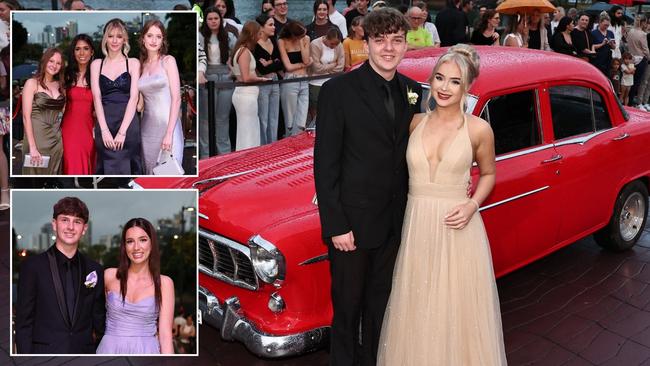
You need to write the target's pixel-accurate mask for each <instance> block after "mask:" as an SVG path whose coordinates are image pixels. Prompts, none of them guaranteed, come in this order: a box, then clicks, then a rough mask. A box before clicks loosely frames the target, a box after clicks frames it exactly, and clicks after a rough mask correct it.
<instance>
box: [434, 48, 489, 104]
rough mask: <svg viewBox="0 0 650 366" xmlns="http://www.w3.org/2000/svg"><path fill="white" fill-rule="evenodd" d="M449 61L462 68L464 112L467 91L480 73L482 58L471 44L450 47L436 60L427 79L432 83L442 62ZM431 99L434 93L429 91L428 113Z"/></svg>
mask: <svg viewBox="0 0 650 366" xmlns="http://www.w3.org/2000/svg"><path fill="white" fill-rule="evenodd" d="M447 62H453V63H455V64H456V65H457V66H458V68H459V69H460V87H461V91H462V93H463V98H462V99H461V100H462V101H461V110H462V111H463V113H464V112H465V107H466V106H465V100H466V99H467V98H466V97H467V91H468V90H469V88H470V87H471V86H472V83H473V82H474V80H476V78H477V77H478V75H479V68H480V63H481V59H480V57H479V56H478V53H476V50H475V49H474V47H472V46H470V45H466V44H463V43H460V44H457V45H455V46H453V47H450V48H449V50H447V52H446V53H445V54H444V55H442V56H441V57H440V58H439V59H438V62H436V65H435V66H434V67H433V71H431V76H430V77H429V80H427V81H428V82H429V84H431V82H432V81H433V78H434V77H435V75H436V73H437V72H438V70H440V67H441V66H442V64H444V63H447ZM431 99H433V93H429V97H428V98H427V101H426V110H427V113H428V112H431V109H430V108H431V107H430V105H431Z"/></svg>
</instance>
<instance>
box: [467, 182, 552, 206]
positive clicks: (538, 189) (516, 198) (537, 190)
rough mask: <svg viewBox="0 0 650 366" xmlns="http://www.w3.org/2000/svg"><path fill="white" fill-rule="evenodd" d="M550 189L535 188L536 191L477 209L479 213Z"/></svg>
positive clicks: (545, 187) (547, 187) (546, 187)
mask: <svg viewBox="0 0 650 366" xmlns="http://www.w3.org/2000/svg"><path fill="white" fill-rule="evenodd" d="M550 187H551V186H544V187H542V188H537V189H535V190H532V191H529V192H526V193H522V194H519V195H516V196H513V197H510V198H506V199H505V200H502V201H499V202H494V203H491V204H489V205H487V206H483V207H481V208H479V211H485V210H487V209H490V208H492V207H496V206H499V205H502V204H504V203H508V202H511V201H514V200H518V199H520V198H523V197H526V196H530V195H531V194H535V193H538V192H541V191H544V190H547V189H549V188H550Z"/></svg>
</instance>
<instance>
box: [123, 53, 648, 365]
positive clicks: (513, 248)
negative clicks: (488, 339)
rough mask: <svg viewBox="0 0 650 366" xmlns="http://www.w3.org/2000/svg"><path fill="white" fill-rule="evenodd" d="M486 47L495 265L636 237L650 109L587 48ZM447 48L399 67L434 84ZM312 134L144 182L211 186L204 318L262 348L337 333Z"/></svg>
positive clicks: (202, 261)
mask: <svg viewBox="0 0 650 366" xmlns="http://www.w3.org/2000/svg"><path fill="white" fill-rule="evenodd" d="M477 49H478V51H479V54H480V56H481V75H480V77H479V78H478V80H477V81H476V83H475V84H474V85H473V87H472V89H471V90H470V94H471V95H470V96H469V97H468V105H469V109H468V112H470V113H473V114H475V115H478V116H481V117H482V118H484V119H485V120H487V121H488V122H489V123H490V124H491V126H492V129H493V130H494V134H495V140H496V153H497V163H496V167H497V183H496V186H495V188H494V191H493V192H492V194H491V195H490V197H489V198H488V200H487V201H486V202H485V203H484V204H483V206H482V207H481V215H482V216H483V220H484V222H485V225H486V227H487V231H488V236H489V239H490V245H491V249H492V257H493V263H494V270H495V273H496V275H497V276H503V275H505V274H507V273H509V272H511V271H514V270H515V269H517V268H520V267H522V266H525V265H526V264H528V263H530V262H532V261H535V260H537V259H539V258H541V257H543V256H545V255H547V254H549V253H551V252H553V251H556V250H558V249H559V248H562V247H563V246H566V245H569V244H571V243H573V242H575V241H576V240H578V239H580V238H582V237H585V236H587V235H590V234H594V235H595V238H596V240H597V242H598V243H599V244H601V245H602V246H603V247H606V248H609V249H613V250H624V249H627V248H630V247H632V246H633V245H634V244H635V243H636V241H637V239H638V238H639V236H640V235H641V234H642V231H643V226H644V224H645V222H646V217H647V213H648V185H649V183H650V148H648V147H649V146H650V114H648V113H646V112H642V111H639V110H636V109H632V108H624V107H622V106H621V104H620V103H619V101H618V99H617V98H616V97H615V96H614V92H613V88H612V86H611V84H610V83H609V81H608V79H607V78H605V76H604V75H602V74H601V73H600V72H599V71H598V70H597V69H596V68H594V67H592V66H591V65H589V64H587V63H585V62H584V61H582V60H579V59H577V58H571V57H568V56H564V55H559V54H555V53H549V52H542V51H533V50H518V49H513V48H502V47H485V48H481V47H477ZM444 51H445V49H431V50H421V51H416V52H411V53H409V54H408V55H407V57H406V58H405V59H404V61H403V62H402V63H401V65H400V68H399V69H400V72H402V73H403V74H406V75H407V76H409V77H411V78H413V79H415V80H418V81H420V82H422V83H423V84H424V86H425V87H428V86H426V80H427V79H428V78H429V76H430V73H431V70H432V68H433V65H434V64H435V62H436V59H437V57H438V56H440V55H441V54H442V53H443V52H444ZM313 145H314V132H313V131H311V132H310V131H308V132H306V133H303V134H301V135H298V136H295V137H290V138H286V139H284V140H281V141H278V142H276V143H273V144H270V145H266V146H263V147H259V148H254V149H249V150H244V151H238V152H235V153H231V154H227V155H224V156H218V157H215V158H211V159H207V160H203V161H201V164H200V168H201V169H200V173H199V176H198V178H178V179H177V178H174V179H172V178H160V179H156V178H141V179H138V180H137V181H136V182H135V185H136V186H137V187H142V188H161V187H165V188H197V189H198V190H199V191H200V199H199V212H200V214H199V216H200V222H199V223H200V241H199V269H200V275H199V283H200V294H199V299H200V301H199V302H200V309H201V312H202V318H203V321H205V322H207V323H208V324H211V325H213V326H215V327H218V328H220V330H221V335H222V337H223V338H224V339H227V340H237V341H240V342H243V343H244V344H245V345H246V347H248V349H249V350H250V351H251V352H253V353H255V354H257V355H259V356H263V357H279V356H287V355H294V354H299V353H303V352H307V351H310V350H313V349H315V348H318V347H320V346H321V345H322V344H323V343H324V342H326V340H327V337H328V333H329V326H330V321H331V318H332V307H331V304H330V278H329V263H328V261H327V250H326V246H325V244H324V243H323V241H322V239H321V230H320V224H319V219H318V209H317V201H316V200H315V189H314V176H313V171H312V169H313ZM475 170H476V169H475ZM472 175H473V177H474V179H475V180H476V179H477V177H478V171H474V172H472ZM576 260H579V258H576Z"/></svg>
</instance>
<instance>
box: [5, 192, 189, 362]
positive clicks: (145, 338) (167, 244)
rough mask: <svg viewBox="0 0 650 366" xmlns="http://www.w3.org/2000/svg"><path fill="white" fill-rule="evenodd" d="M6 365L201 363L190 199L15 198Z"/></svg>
mask: <svg viewBox="0 0 650 366" xmlns="http://www.w3.org/2000/svg"><path fill="white" fill-rule="evenodd" d="M12 207H13V209H12V213H11V214H12V215H11V228H12V240H11V261H10V268H11V278H12V280H11V294H10V298H11V314H10V319H11V325H10V329H11V337H10V346H11V356H22V355H32V356H33V355H49V356H54V355H76V356H81V355H84V356H85V355H103V356H106V355H120V356H135V355H149V356H151V355H191V356H197V355H198V340H199V339H198V327H197V326H196V316H197V303H198V302H197V296H198V295H197V293H198V272H197V258H198V256H197V243H198V230H197V228H198V216H197V208H198V193H197V191H196V190H146V191H143V190H14V191H12Z"/></svg>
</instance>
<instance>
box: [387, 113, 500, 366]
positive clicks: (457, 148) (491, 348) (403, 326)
mask: <svg viewBox="0 0 650 366" xmlns="http://www.w3.org/2000/svg"><path fill="white" fill-rule="evenodd" d="M429 118H430V117H426V118H425V120H424V121H422V122H421V123H420V124H419V125H418V126H417V127H416V128H415V130H414V131H413V133H412V134H411V137H410V139H409V145H408V148H407V150H406V158H407V162H408V168H409V179H410V187H409V196H408V203H407V206H406V215H405V217H404V228H403V230H402V244H401V247H400V251H399V254H398V257H397V263H396V265H395V272H394V275H393V290H392V293H391V297H390V300H389V303H388V307H387V309H386V315H385V317H384V324H383V328H382V333H381V340H380V343H379V354H378V365H389V366H400V365H418V366H421V365H435V366H447V365H449V366H451V365H458V366H461V365H462V366H470V365H471V366H473V365H476V366H490V365H505V364H506V356H505V350H504V345H503V333H502V328H501V313H500V308H499V298H498V294H497V288H496V283H495V278H494V271H493V269H492V258H491V256H490V246H489V243H488V239H487V235H486V233H485V227H484V226H483V221H482V220H481V216H480V215H479V214H475V215H474V217H473V218H472V219H471V220H470V222H469V223H468V224H467V226H466V227H465V228H463V229H461V230H455V229H449V228H447V227H446V226H445V225H444V216H445V214H447V212H449V211H450V210H451V209H452V208H453V207H455V206H456V205H458V204H460V203H463V202H466V201H467V182H468V180H469V174H470V169H471V167H472V162H473V157H472V145H471V142H470V139H469V135H468V131H467V119H466V118H465V121H464V123H463V126H462V127H461V128H460V129H459V130H458V132H457V135H456V136H455V137H454V138H453V140H452V142H451V144H450V145H449V147H448V148H447V150H446V152H445V153H444V155H442V160H441V161H440V162H439V163H438V164H437V166H436V165H435V164H430V163H429V161H428V160H427V157H426V155H425V150H424V145H423V144H422V132H423V130H424V127H425V125H426V124H427V123H429V121H428V120H429Z"/></svg>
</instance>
